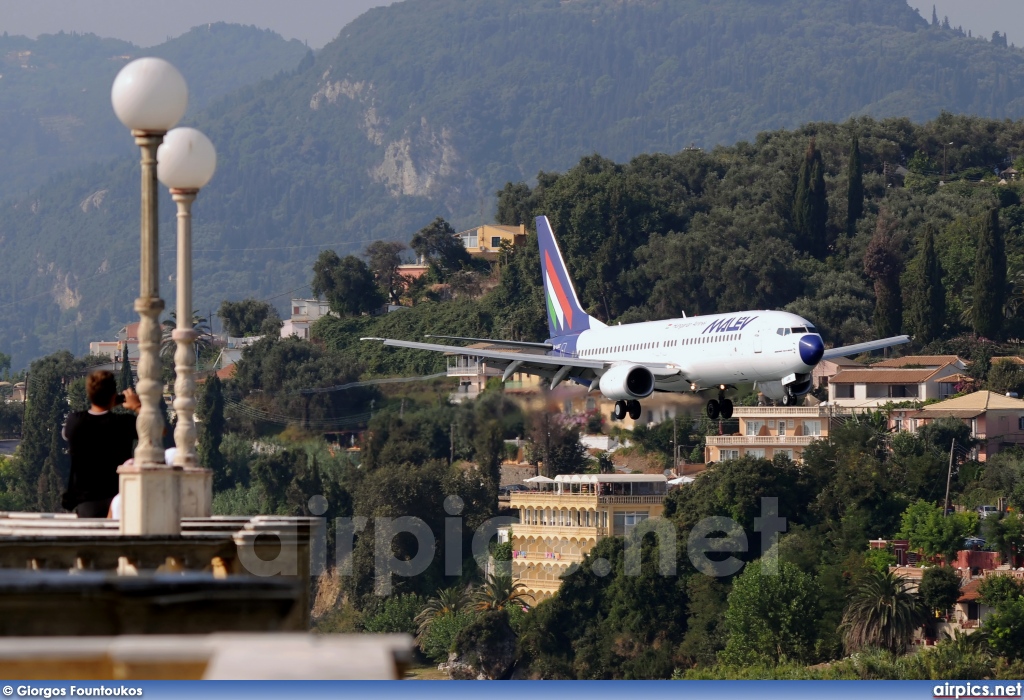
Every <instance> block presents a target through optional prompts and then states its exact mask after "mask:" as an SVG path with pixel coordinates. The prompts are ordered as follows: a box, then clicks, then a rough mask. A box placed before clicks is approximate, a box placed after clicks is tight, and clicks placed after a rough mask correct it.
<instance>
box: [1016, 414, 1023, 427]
mask: <svg viewBox="0 0 1024 700" xmlns="http://www.w3.org/2000/svg"><path fill="white" fill-rule="evenodd" d="M1017 430H1024V416H1021V417H1020V418H1018V419H1017Z"/></svg>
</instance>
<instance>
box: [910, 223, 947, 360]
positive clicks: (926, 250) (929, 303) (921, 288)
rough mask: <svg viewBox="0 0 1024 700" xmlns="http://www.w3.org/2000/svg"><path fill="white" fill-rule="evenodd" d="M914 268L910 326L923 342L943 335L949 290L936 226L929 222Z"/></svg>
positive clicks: (912, 272)
mask: <svg viewBox="0 0 1024 700" xmlns="http://www.w3.org/2000/svg"><path fill="white" fill-rule="evenodd" d="M914 262H915V264H914V266H913V269H912V270H911V284H910V289H909V294H908V297H909V301H910V308H909V309H907V325H908V326H909V330H910V332H911V333H913V334H914V339H915V340H917V341H918V342H920V343H922V344H926V343H930V342H932V341H933V340H938V339H939V338H940V337H942V328H943V324H944V321H945V318H946V290H945V288H944V287H943V285H942V264H941V263H940V262H939V256H938V255H936V253H935V228H934V227H933V226H931V225H928V226H926V227H925V229H924V235H923V236H922V238H921V252H920V253H919V254H918V258H917V260H915V261H914Z"/></svg>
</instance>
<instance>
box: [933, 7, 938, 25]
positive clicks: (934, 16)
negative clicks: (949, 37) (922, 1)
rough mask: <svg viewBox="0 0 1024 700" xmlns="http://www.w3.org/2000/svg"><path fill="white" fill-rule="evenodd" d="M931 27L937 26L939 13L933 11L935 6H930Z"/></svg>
mask: <svg viewBox="0 0 1024 700" xmlns="http://www.w3.org/2000/svg"><path fill="white" fill-rule="evenodd" d="M932 26H933V27H937V26H939V13H938V12H936V11H935V5H932Z"/></svg>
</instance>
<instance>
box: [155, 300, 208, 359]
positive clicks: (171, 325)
mask: <svg viewBox="0 0 1024 700" xmlns="http://www.w3.org/2000/svg"><path fill="white" fill-rule="evenodd" d="M162 325H163V332H162V335H161V340H160V354H161V355H162V356H163V357H172V356H173V355H174V351H175V349H176V348H177V344H176V343H175V342H174V339H173V338H172V337H171V334H172V333H173V332H174V329H175V328H177V327H178V317H177V314H176V313H175V312H174V311H172V312H171V317H170V318H165V319H164V322H163V324H162ZM192 330H194V331H195V332H196V333H198V334H199V337H198V338H196V341H195V348H196V358H197V359H198V358H199V355H200V353H201V352H202V351H203V350H208V349H209V348H211V347H213V332H212V331H211V330H210V322H209V320H208V319H206V318H204V317H203V316H200V315H199V312H198V311H193V312H192Z"/></svg>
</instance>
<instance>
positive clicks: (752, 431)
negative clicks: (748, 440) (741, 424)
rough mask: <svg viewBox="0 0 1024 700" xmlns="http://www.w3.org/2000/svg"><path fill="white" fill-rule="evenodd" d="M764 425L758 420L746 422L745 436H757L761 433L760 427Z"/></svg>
mask: <svg viewBox="0 0 1024 700" xmlns="http://www.w3.org/2000/svg"><path fill="white" fill-rule="evenodd" d="M762 425H764V423H762V422H761V421H759V420H748V421H747V435H757V434H758V433H759V432H761V426H762Z"/></svg>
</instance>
